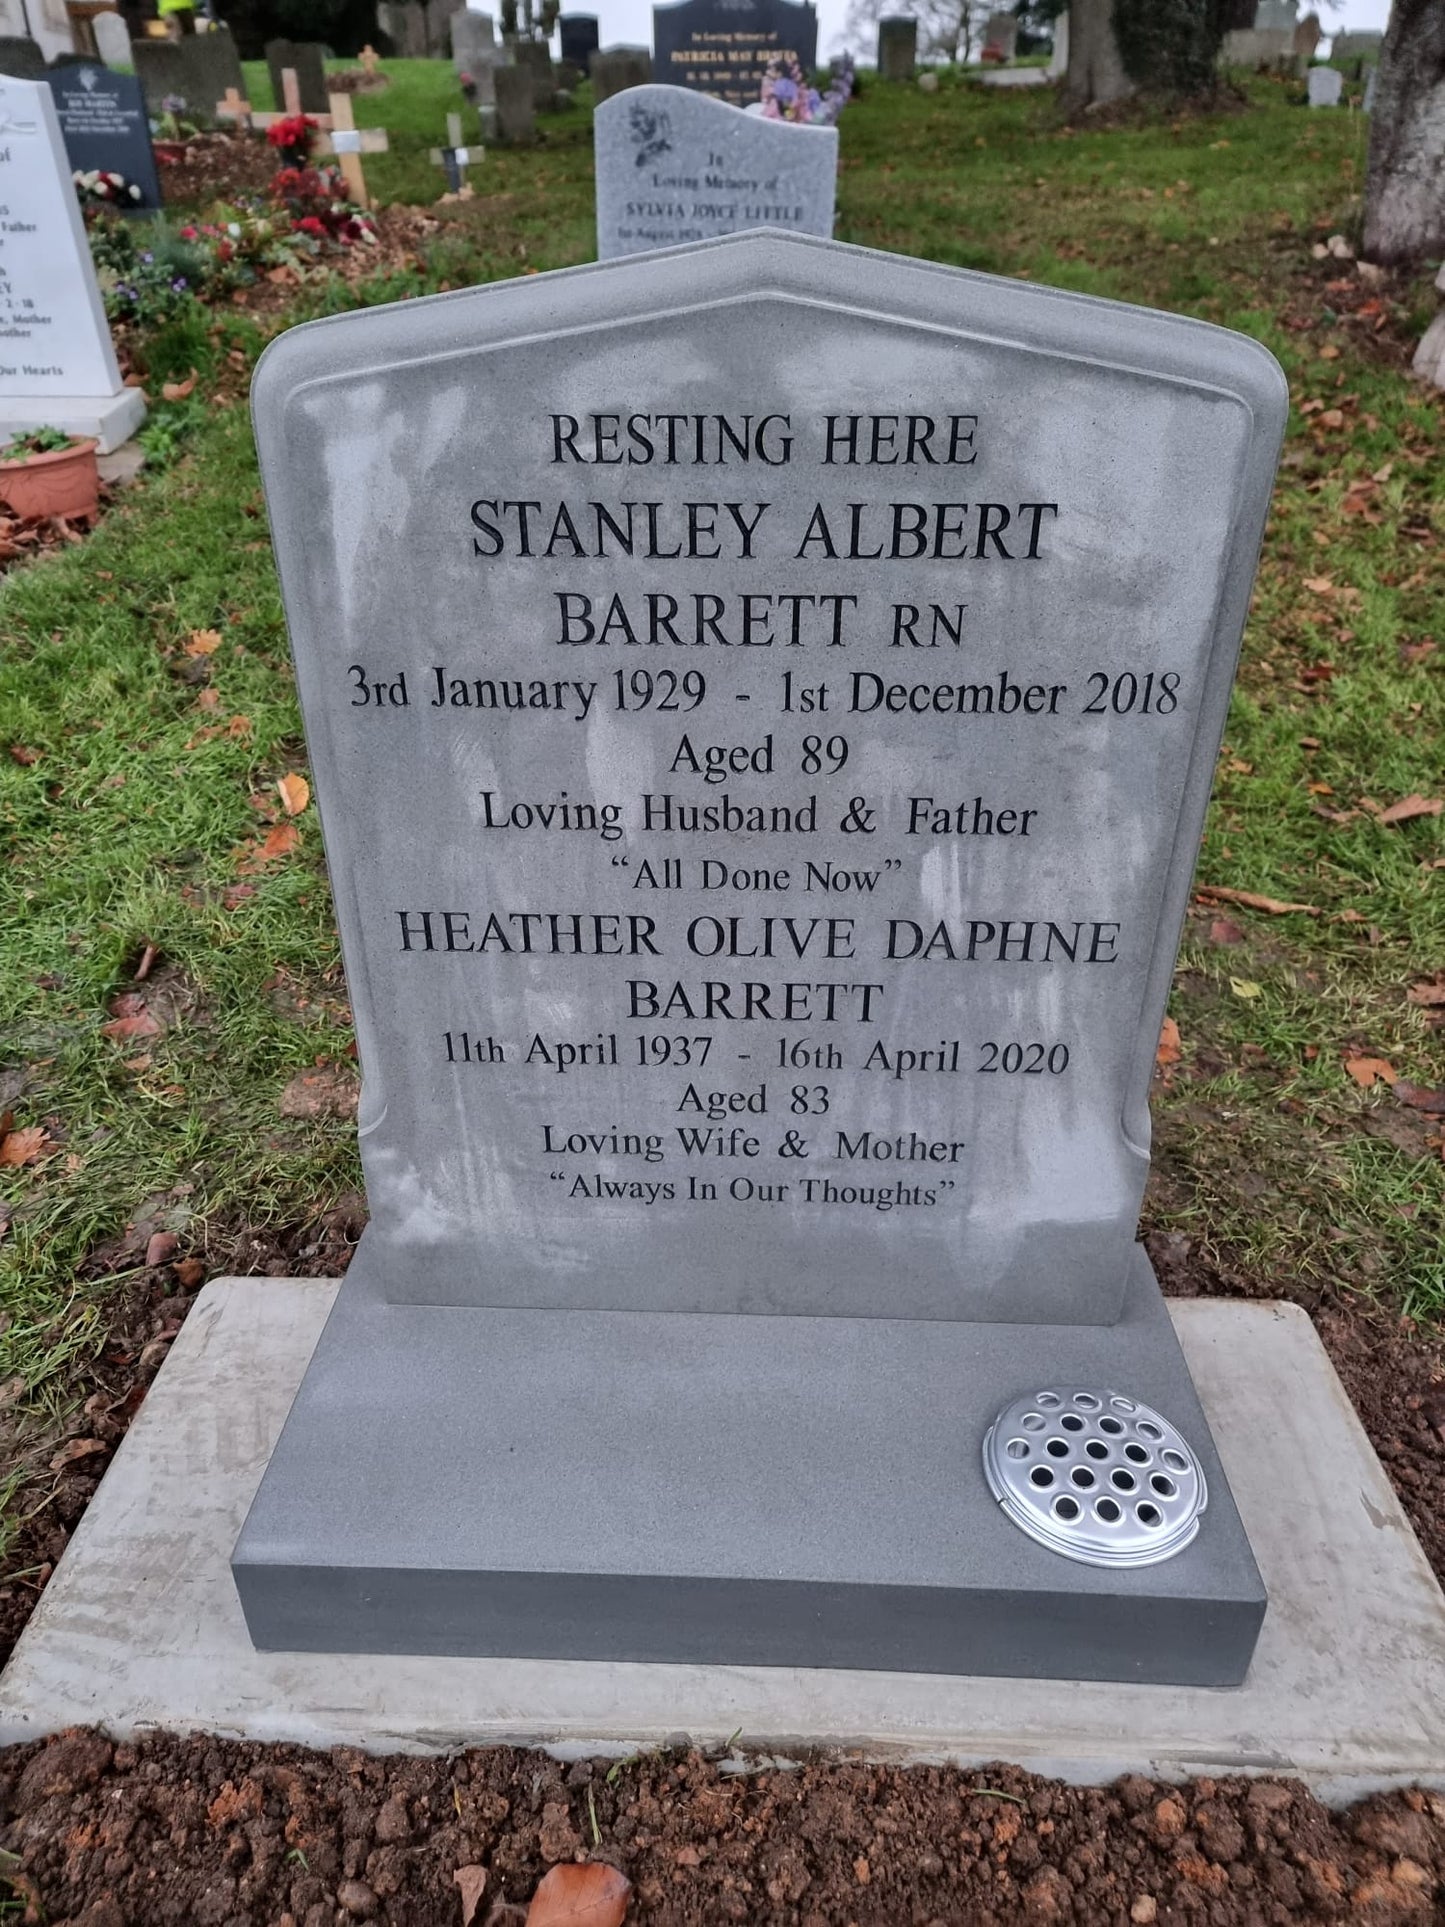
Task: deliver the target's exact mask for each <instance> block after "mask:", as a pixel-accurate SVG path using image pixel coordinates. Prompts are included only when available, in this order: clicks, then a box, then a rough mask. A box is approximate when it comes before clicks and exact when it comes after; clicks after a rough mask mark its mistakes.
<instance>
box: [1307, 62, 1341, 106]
mask: <svg viewBox="0 0 1445 1927" xmlns="http://www.w3.org/2000/svg"><path fill="white" fill-rule="evenodd" d="M1306 84H1307V85H1308V87H1309V96H1310V106H1311V107H1338V106H1339V104H1340V96H1341V94H1342V93H1343V92H1344V86H1345V77H1344V75H1343V74H1342V73H1341V72H1340V70H1339V69H1338V67H1311V68H1310V70H1309V75H1308V77H1307V82H1306Z"/></svg>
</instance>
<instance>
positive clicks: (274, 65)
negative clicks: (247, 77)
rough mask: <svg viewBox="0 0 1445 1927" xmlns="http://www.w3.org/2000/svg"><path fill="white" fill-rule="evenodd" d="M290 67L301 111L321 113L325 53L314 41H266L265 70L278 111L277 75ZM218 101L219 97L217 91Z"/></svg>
mask: <svg viewBox="0 0 1445 1927" xmlns="http://www.w3.org/2000/svg"><path fill="white" fill-rule="evenodd" d="M288 67H289V68H290V70H291V71H292V73H294V74H295V76H296V85H297V86H298V88H299V89H300V91H301V111H302V113H303V114H324V113H326V112H327V110H328V107H329V105H330V97H329V95H328V93H327V89H326V52H325V49H324V48H323V47H322V46H321V45H320V44H319V42H317V41H314V40H268V41H267V42H266V71H267V73H268V74H269V75H270V76H271V94H272V98H273V99H274V100H275V102H276V111H277V112H278V113H279V112H280V111H281V108H282V105H283V95H282V82H281V76H282V75H283V74H284V73H285V72H286V70H287V68H288ZM216 98H217V99H218V100H219V99H220V98H221V96H220V95H219V94H218V95H217V96H216Z"/></svg>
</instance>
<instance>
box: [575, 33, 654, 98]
mask: <svg viewBox="0 0 1445 1927" xmlns="http://www.w3.org/2000/svg"><path fill="white" fill-rule="evenodd" d="M588 72H589V73H590V74H591V76H592V98H593V100H594V101H595V102H596V103H597V105H598V106H599V107H600V106H601V104H602V102H603V101H604V100H610V99H611V98H612V96H613V95H614V94H620V93H622V92H624V90H625V89H627V88H628V87H646V86H647V85H648V83H649V82H650V81H651V79H652V54H651V52H650V51H649V50H648V48H646V47H602V48H599V49H598V51H597V52H596V53H595V54H593V56H592V60H591V63H590V65H589V67H588Z"/></svg>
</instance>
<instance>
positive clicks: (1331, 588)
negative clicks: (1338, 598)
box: [1304, 575, 1335, 595]
mask: <svg viewBox="0 0 1445 1927" xmlns="http://www.w3.org/2000/svg"><path fill="white" fill-rule="evenodd" d="M1304 585H1305V587H1306V588H1307V589H1308V590H1309V591H1310V592H1311V594H1313V595H1333V594H1334V592H1335V585H1334V583H1333V582H1331V581H1330V578H1329V577H1328V576H1327V575H1307V576H1306V577H1305V579H1304Z"/></svg>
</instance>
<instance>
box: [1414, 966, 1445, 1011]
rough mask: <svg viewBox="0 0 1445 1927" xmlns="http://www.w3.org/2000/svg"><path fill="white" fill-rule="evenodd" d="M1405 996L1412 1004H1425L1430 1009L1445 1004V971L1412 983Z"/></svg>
mask: <svg viewBox="0 0 1445 1927" xmlns="http://www.w3.org/2000/svg"><path fill="white" fill-rule="evenodd" d="M1405 997H1406V999H1407V1001H1408V1002H1410V1003H1412V1004H1420V1005H1423V1006H1424V1008H1425V1009H1427V1010H1430V1009H1434V1008H1435V1007H1437V1006H1439V1005H1442V1004H1445V972H1442V974H1441V975H1439V976H1437V977H1431V978H1424V979H1422V980H1421V981H1420V982H1419V983H1418V984H1411V986H1410V988H1409V989H1408V990H1407V991H1406V992H1405Z"/></svg>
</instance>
